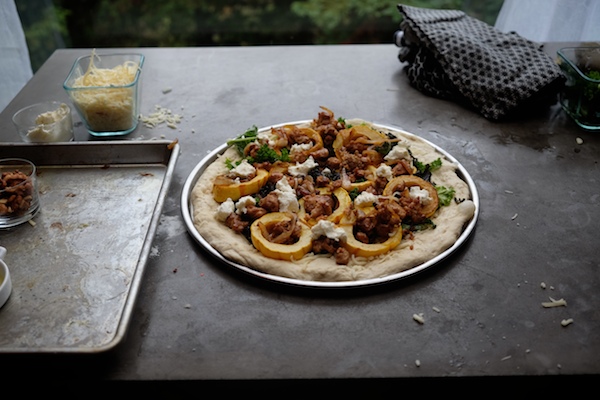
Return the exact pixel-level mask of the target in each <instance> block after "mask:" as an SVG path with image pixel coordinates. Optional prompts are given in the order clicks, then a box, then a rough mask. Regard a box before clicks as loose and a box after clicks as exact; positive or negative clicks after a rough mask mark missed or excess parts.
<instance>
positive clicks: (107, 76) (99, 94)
mask: <svg viewBox="0 0 600 400" xmlns="http://www.w3.org/2000/svg"><path fill="white" fill-rule="evenodd" d="M95 58H98V59H100V57H99V56H97V55H96V51H95V50H92V56H91V58H90V64H89V66H88V69H87V70H86V72H85V73H84V74H83V75H81V76H80V77H78V78H77V79H75V82H74V83H73V88H75V89H77V90H73V91H71V97H72V99H73V102H74V103H75V105H76V106H77V108H78V109H79V110H80V111H81V113H82V114H83V115H84V117H85V120H86V121H87V124H88V125H89V128H90V129H91V130H93V131H97V132H116V131H124V130H127V129H131V127H132V126H133V125H134V123H135V120H136V118H137V115H136V110H135V105H136V104H135V102H136V91H137V89H136V87H135V85H131V84H132V83H133V82H134V81H135V77H136V74H137V72H138V71H139V69H140V66H139V64H138V63H136V62H133V61H127V62H125V63H123V64H121V65H117V66H116V67H114V68H98V67H96V66H95V65H94V59H95ZM85 88H89V89H85Z"/></svg>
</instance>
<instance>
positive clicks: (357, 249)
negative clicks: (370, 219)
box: [342, 225, 402, 257]
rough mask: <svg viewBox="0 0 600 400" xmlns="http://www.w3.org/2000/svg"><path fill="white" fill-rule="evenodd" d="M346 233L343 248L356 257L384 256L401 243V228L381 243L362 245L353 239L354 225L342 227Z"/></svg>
mask: <svg viewBox="0 0 600 400" xmlns="http://www.w3.org/2000/svg"><path fill="white" fill-rule="evenodd" d="M342 229H344V231H345V232H346V241H345V242H344V247H345V248H346V249H348V251H349V252H350V253H351V254H353V255H355V256H358V257H375V256H378V255H381V254H385V253H387V252H388V251H390V250H393V249H395V248H396V247H398V245H399V244H400V242H401V241H402V227H401V226H399V227H398V228H397V229H396V232H395V233H394V234H393V235H392V236H390V238H389V239H387V240H386V241H384V242H382V243H363V242H361V241H360V240H357V239H356V238H355V237H354V225H342Z"/></svg>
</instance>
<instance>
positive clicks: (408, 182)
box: [383, 175, 439, 218]
mask: <svg viewBox="0 0 600 400" xmlns="http://www.w3.org/2000/svg"><path fill="white" fill-rule="evenodd" d="M412 186H418V187H419V188H421V189H424V190H427V193H429V197H430V198H431V201H430V202H429V203H427V204H424V205H423V209H422V210H421V212H422V213H423V215H424V216H425V217H426V218H429V217H431V216H432V215H433V214H435V212H436V211H437V209H438V207H439V198H438V194H437V190H436V189H435V187H434V186H433V185H432V184H431V183H429V182H427V181H426V180H424V179H422V178H419V177H418V176H416V175H400V176H397V177H395V178H393V179H392V180H390V181H389V182H388V183H387V185H386V186H385V189H383V195H384V196H393V195H394V193H395V192H397V191H398V188H399V187H403V188H410V187H412Z"/></svg>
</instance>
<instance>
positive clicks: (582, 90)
mask: <svg viewBox="0 0 600 400" xmlns="http://www.w3.org/2000/svg"><path fill="white" fill-rule="evenodd" d="M558 65H559V67H560V68H561V70H562V72H563V74H564V75H565V77H566V82H565V84H564V86H563V88H562V90H561V93H560V104H561V106H562V108H563V109H564V110H565V112H566V113H567V114H568V115H569V116H570V117H571V118H572V119H573V120H574V121H575V122H576V123H577V124H578V125H579V126H581V127H582V128H584V129H588V130H600V47H565V48H562V49H560V50H559V51H558Z"/></svg>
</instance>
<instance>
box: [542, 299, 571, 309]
mask: <svg viewBox="0 0 600 400" xmlns="http://www.w3.org/2000/svg"><path fill="white" fill-rule="evenodd" d="M549 299H550V301H546V302H543V303H542V306H543V307H545V308H550V307H561V306H565V307H566V306H567V302H566V300H565V299H559V300H555V299H553V298H552V297H549Z"/></svg>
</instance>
